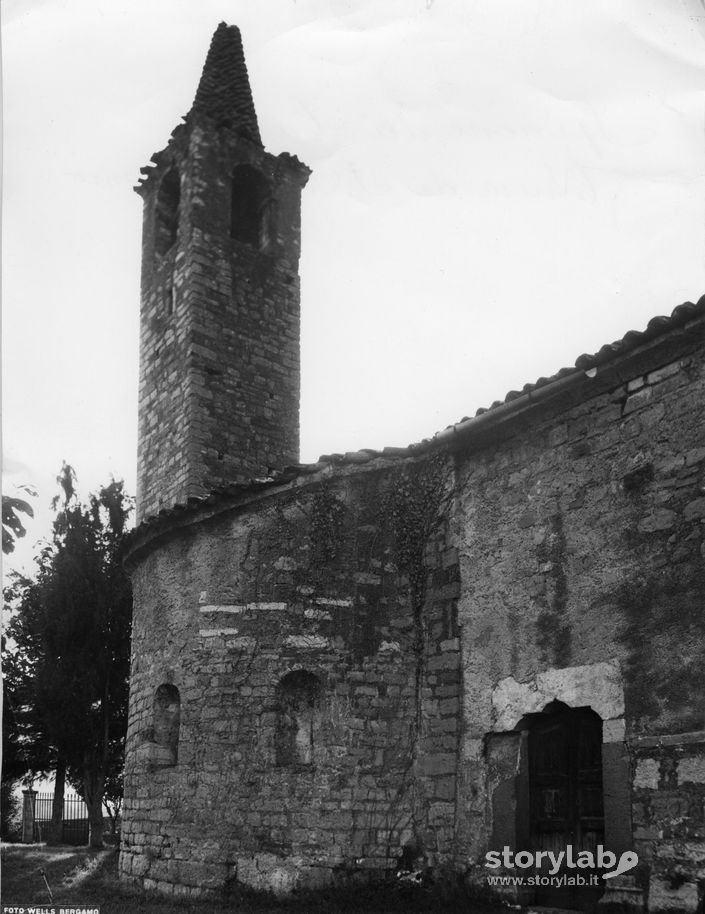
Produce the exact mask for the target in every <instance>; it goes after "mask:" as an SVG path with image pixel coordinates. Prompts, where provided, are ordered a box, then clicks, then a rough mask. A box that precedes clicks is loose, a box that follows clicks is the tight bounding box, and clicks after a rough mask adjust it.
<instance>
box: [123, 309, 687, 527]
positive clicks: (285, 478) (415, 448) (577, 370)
mask: <svg viewBox="0 0 705 914" xmlns="http://www.w3.org/2000/svg"><path fill="white" fill-rule="evenodd" d="M702 318H705V296H703V297H702V298H700V299H699V301H698V302H697V303H696V304H693V303H692V302H686V303H685V304H682V305H679V306H678V307H677V308H676V309H675V310H674V311H673V312H672V314H671V315H670V317H655V318H653V320H651V321H649V323H648V325H647V327H646V329H645V330H642V331H636V330H630V331H629V332H628V333H626V334H625V335H624V336H623V337H622V339H621V340H617V341H616V342H614V343H610V344H608V345H605V346H603V347H602V348H601V349H600V350H599V351H598V352H596V353H594V354H593V355H587V354H584V355H581V356H580V357H579V358H578V359H577V360H576V362H575V366H574V367H573V368H561V369H560V371H558V372H557V373H556V374H554V375H551V376H550V377H547V378H539V379H538V380H537V381H535V382H534V383H533V384H526V385H524V387H523V388H522V389H521V390H520V391H517V390H512V391H509V393H508V394H507V395H506V397H505V398H504V400H496V401H495V402H494V403H493V404H492V405H491V406H490V407H489V408H481V409H478V411H477V412H476V414H475V417H474V418H468V417H467V416H466V417H464V418H463V419H461V420H460V422H459V423H457V424H456V425H451V426H448V428H447V429H446V430H445V431H444V432H439V433H437V434H436V435H434V436H433V438H431V439H425V440H424V441H421V442H418V443H416V444H410V445H409V446H408V447H385V448H384V449H383V450H381V451H379V450H373V449H370V448H364V449H363V450H360V451H349V452H348V453H346V454H324V455H322V456H321V457H319V458H318V461H317V462H316V463H310V464H303V463H299V464H293V465H291V466H286V467H284V468H283V469H281V470H277V471H276V472H273V473H272V475H271V476H268V477H266V478H264V479H253V480H250V481H248V482H243V483H233V484H231V485H228V486H226V487H224V488H221V489H218V490H216V491H213V492H211V493H210V494H209V495H205V496H202V497H198V498H189V499H188V501H187V503H186V504H182V505H176V506H174V507H173V508H168V509H164V510H162V511H160V512H159V514H158V515H157V516H155V517H151V518H149V519H148V520H146V521H144V522H143V523H142V524H141V525H140V527H139V528H138V531H139V532H147V531H148V530H150V529H154V528H158V527H160V526H161V525H162V523H164V522H165V521H167V520H168V519H173V520H176V519H177V518H178V517H179V516H180V515H183V514H184V513H186V512H190V511H192V510H193V509H195V508H203V507H207V506H208V505H215V504H217V503H219V502H220V501H222V500H224V499H228V498H237V497H238V496H245V495H255V494H257V493H258V492H260V491H263V490H265V489H267V488H270V487H272V486H279V485H284V484H286V483H289V482H293V481H294V480H296V479H300V478H301V477H305V476H310V475H313V474H315V473H319V472H321V471H323V470H325V469H326V468H327V467H341V466H354V465H361V464H366V463H370V462H372V461H375V460H399V459H403V458H408V457H412V456H414V455H418V454H420V453H423V452H424V451H427V450H430V449H432V448H434V447H436V446H437V445H438V444H439V443H440V442H441V441H442V440H443V439H444V438H446V437H447V433H448V432H454V431H456V430H458V429H460V427H463V428H470V427H471V426H472V425H473V423H475V422H476V421H477V418H478V417H479V416H483V415H485V414H487V413H491V412H492V411H493V410H496V409H499V408H500V407H503V406H506V405H507V404H509V403H512V402H513V401H515V400H518V399H519V398H521V397H526V396H529V395H531V394H532V393H534V391H537V390H539V389H540V388H542V387H545V386H547V385H549V384H553V383H554V382H556V381H560V380H561V379H563V378H568V377H569V376H570V375H576V376H582V375H583V374H584V373H586V372H590V371H591V370H592V369H594V368H597V367H599V366H600V365H604V364H605V363H607V362H609V361H610V360H612V359H614V358H615V357H617V356H621V355H626V354H628V353H629V352H630V351H632V350H634V349H637V348H638V347H639V346H641V345H642V344H643V343H647V342H649V341H650V340H652V339H655V338H657V337H659V336H662V335H664V334H666V333H668V332H670V331H672V330H676V329H678V328H679V327H682V326H684V325H685V324H687V323H689V322H690V321H692V320H696V319H702ZM703 333H704V334H705V330H704V331H703ZM488 418H489V417H488ZM138 531H134V532H135V533H138Z"/></svg>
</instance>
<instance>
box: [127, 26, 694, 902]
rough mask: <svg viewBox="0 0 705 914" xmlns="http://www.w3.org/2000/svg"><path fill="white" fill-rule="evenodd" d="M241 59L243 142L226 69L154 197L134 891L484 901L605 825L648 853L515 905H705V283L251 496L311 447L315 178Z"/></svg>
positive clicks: (608, 833) (149, 200)
mask: <svg viewBox="0 0 705 914" xmlns="http://www.w3.org/2000/svg"><path fill="white" fill-rule="evenodd" d="M222 28H224V27H222ZM231 37H232V36H231ZM238 47H239V44H238ZM240 53H241V52H240ZM236 56H237V55H236ZM221 64H222V61H221ZM233 67H234V69H233V68H231V69H229V70H228V71H227V72H228V73H230V74H232V72H237V73H239V76H238V80H239V82H238V80H236V83H237V84H238V85H239V86H240V88H239V89H238V92H236V96H237V98H238V99H239V102H238V104H239V105H240V107H239V108H238V112H239V117H240V119H241V120H240V122H239V123H240V127H241V128H242V125H243V124H244V125H245V128H246V129H244V128H243V129H244V133H243V129H241V130H240V132H239V133H238V132H237V130H235V132H233V131H234V127H233V125H232V124H230V125H227V124H226V125H223V126H222V128H214V127H213V124H210V123H208V117H210V115H208V116H207V115H206V114H204V110H203V109H202V108H199V105H204V104H205V102H204V98H206V99H208V98H212V95H209V93H212V91H213V86H215V85H217V84H218V83H217V80H214V78H213V73H212V72H211V73H210V76H208V78H205V77H206V74H207V73H208V66H207V68H206V74H204V79H205V89H203V92H201V90H200V89H199V95H198V96H197V104H195V106H194V111H195V113H192V115H190V116H189V118H190V120H189V119H187V123H186V124H185V125H184V127H182V128H178V129H177V131H176V133H175V136H174V138H173V140H172V143H171V144H170V146H169V147H168V149H167V151H166V152H165V154H161V156H160V157H157V158H158V161H157V165H156V169H155V173H154V175H152V176H150V177H148V178H147V181H146V184H145V189H144V191H143V193H144V196H145V201H146V209H145V212H146V217H145V218H146V226H156V229H157V230H155V233H154V234H153V235H152V236H150V235H149V232H150V231H151V229H150V228H148V227H146V228H145V238H146V239H147V240H146V242H145V255H144V256H145V260H146V261H147V263H146V265H145V275H144V277H143V287H144V289H145V297H144V300H143V331H142V332H143V372H144V373H143V387H142V395H141V397H142V398H141V403H140V429H141V431H140V437H141V451H140V453H141V458H140V459H141V463H140V474H141V475H140V479H141V483H140V498H141V499H142V505H141V517H142V518H143V519H144V520H145V521H146V522H145V523H143V524H142V525H141V527H139V528H138V530H137V531H136V533H135V534H134V537H133V540H132V545H131V551H130V555H129V557H128V562H129V567H130V568H131V571H132V575H133V582H134V593H135V616H134V632H133V664H132V684H131V699H130V719H129V731H128V750H127V764H126V775H125V803H124V824H123V844H122V849H121V858H120V869H121V873H122V875H123V877H124V878H126V879H129V880H132V881H134V882H139V883H141V884H143V885H145V886H146V887H149V888H156V889H158V890H159V891H162V892H164V893H170V894H175V895H197V894H213V895H215V894H220V893H223V892H227V891H228V887H229V886H232V885H234V884H237V883H240V884H245V885H248V886H252V887H254V888H266V889H273V890H275V891H278V892H288V891H291V890H292V889H293V888H295V887H302V886H309V887H315V886H320V885H329V884H336V883H348V882H355V881H360V880H370V879H389V878H394V875H395V874H396V873H397V872H398V871H399V870H411V871H426V872H433V874H434V876H435V878H436V879H443V878H444V877H445V876H450V875H451V874H452V876H453V878H455V877H457V876H458V875H460V876H462V877H463V879H465V880H466V881H467V882H468V883H471V884H472V885H474V886H475V887H477V888H480V889H482V890H485V891H487V890H488V884H487V869H486V867H485V866H484V861H485V854H486V853H487V852H488V851H489V850H501V848H503V847H505V846H509V847H511V848H514V849H515V850H522V849H523V850H528V849H534V850H535V849H536V848H538V847H540V846H542V845H541V843H540V842H541V841H542V840H551V841H558V842H559V844H554V845H552V846H555V847H558V846H564V844H565V843H566V842H569V841H570V840H571V837H570V836H571V835H572V834H573V832H571V831H570V827H577V828H578V829H579V830H580V829H582V831H581V834H582V835H583V839H584V841H585V842H587V843H588V844H589V842H590V841H592V842H593V843H594V842H595V841H598V842H599V843H602V844H604V846H605V847H606V848H608V849H609V850H611V851H613V852H614V853H615V854H618V855H619V854H622V853H626V852H634V851H636V852H637V853H638V855H639V863H638V866H637V867H635V868H634V869H632V870H631V871H630V872H629V873H625V874H624V875H623V876H621V877H619V878H618V879H614V880H612V881H610V883H609V885H607V886H606V888H605V886H604V885H603V883H602V881H601V875H600V876H599V879H600V882H599V886H598V889H597V890H596V891H595V892H593V893H592V894H590V895H582V896H580V895H575V894H570V895H566V894H565V893H564V894H559V895H551V896H550V897H548V896H547V897H544V896H542V895H541V894H540V892H539V891H538V890H533V889H531V890H530V889H529V888H527V887H522V888H520V889H517V888H505V889H503V890H502V889H495V891H496V892H499V893H501V894H504V897H505V898H508V899H509V900H512V901H515V902H526V903H544V904H545V903H551V904H556V905H560V906H563V907H566V906H572V907H576V906H578V905H581V906H588V908H589V907H590V906H592V908H593V909H595V907H596V906H597V909H599V906H602V907H603V909H604V910H609V905H613V906H614V905H621V909H622V910H629V911H643V910H646V911H649V912H659V911H681V912H688V911H697V910H699V907H698V906H699V905H701V904H702V885H703V879H705V818H703V816H704V812H703V811H704V810H705V736H704V735H703V731H702V726H703V717H702V708H703V707H705V679H703V676H702V669H703V665H704V663H705V637H704V636H705V631H704V628H705V626H704V623H703V619H702V606H703V596H704V594H705V541H704V538H703V532H704V525H705V423H704V422H703V416H702V414H703V405H704V404H705V363H704V359H705V300H701V301H700V302H699V303H698V304H697V305H691V304H687V305H685V306H682V307H681V308H678V309H676V311H675V312H674V313H673V315H672V316H671V317H670V318H662V319H659V320H656V321H653V322H652V323H651V324H650V325H649V327H648V328H647V330H646V331H645V332H644V333H640V334H639V333H634V334H629V335H628V336H627V337H625V338H624V340H622V341H620V342H619V343H616V344H613V345H612V346H610V347H605V348H604V349H603V350H601V352H600V353H597V354H596V355H595V356H591V357H586V356H584V357H581V359H579V360H578V363H577V365H576V367H575V368H574V369H564V370H563V371H561V372H560V373H559V374H558V375H556V376H555V377H553V378H549V379H546V380H542V381H541V382H539V383H537V384H536V385H532V386H528V387H527V388H525V389H524V391H522V392H520V393H512V394H510V395H509V396H508V397H507V399H506V401H505V402H504V403H502V404H499V405H496V406H495V407H493V408H492V409H490V410H487V411H484V412H482V413H480V414H478V415H477V416H476V417H475V418H473V419H468V420H463V421H462V422H461V423H459V424H458V425H456V426H452V427H450V428H449V429H447V430H446V431H445V432H442V433H440V434H439V435H437V436H435V437H434V438H433V439H431V440H430V441H426V442H424V443H422V444H419V445H417V446H412V447H411V448H408V449H387V450H385V451H384V452H382V453H377V452H365V451H363V452H358V453H356V454H347V455H338V456H333V457H330V458H326V459H323V458H322V459H321V461H319V463H318V464H316V465H312V466H292V467H289V468H288V469H287V470H285V471H283V472H279V473H273V474H272V475H271V476H270V477H269V478H268V479H262V478H259V479H257V478H255V479H254V480H250V481H247V478H248V477H251V476H254V477H261V476H263V475H264V474H265V473H268V467H270V466H273V465H275V464H276V463H277V462H278V463H280V464H283V463H286V462H287V460H286V459H285V458H286V457H287V454H288V453H289V452H291V453H294V452H295V447H294V442H295V441H296V440H297V435H298V428H297V415H298V414H297V411H296V409H295V408H294V407H293V406H292V404H293V403H294V401H296V403H297V402H298V346H297V342H296V338H297V330H296V327H297V326H298V292H294V291H293V289H294V288H297V280H295V272H296V264H297V262H298V244H299V234H298V233H299V229H298V193H299V190H300V187H301V185H302V184H303V181H304V180H305V171H304V170H303V166H300V165H299V164H298V163H296V162H295V160H292V159H289V158H288V157H279V158H278V159H274V158H273V157H271V156H268V154H267V153H264V151H263V150H262V149H261V144H260V143H259V134H258V132H257V130H256V118H255V116H254V109H253V108H252V107H251V98H250V97H249V86H247V92H244V89H243V86H242V85H241V84H240V83H241V81H242V78H243V76H242V74H243V70H242V67H244V64H242V62H241V61H239V58H238V59H237V60H236V61H235V64H234V65H233ZM228 78H229V77H228ZM226 83H227V79H226ZM231 89H232V85H231ZM204 93H205V95H204ZM199 98H200V101H199ZM243 98H244V99H245V101H244V102H243V101H242V99H243ZM222 104H223V102H222V98H221V97H220V96H218V111H219V112H220V111H221V107H222ZM243 106H244V107H243ZM226 107H227V106H226ZM221 113H222V112H221ZM211 120H212V117H211ZM175 162H176V163H177V164H178V167H179V169H180V171H181V174H182V177H181V196H180V201H181V202H180V206H181V207H182V208H181V215H180V217H179V223H178V233H177V239H178V240H177V241H175V242H174V244H175V246H174V247H168V244H169V240H170V237H171V236H170V235H169V232H168V228H169V224H170V223H169V219H168V218H167V217H168V216H169V206H168V204H169V197H168V194H167V196H166V199H165V198H164V195H162V197H160V196H159V191H158V185H159V183H160V182H162V181H164V180H165V179H166V177H165V176H166V175H168V173H169V168H171V167H173V163H175ZM242 162H245V163H246V164H248V165H252V166H256V171H257V173H259V174H260V175H265V176H266V178H267V180H268V181H269V186H270V187H272V188H275V189H276V193H275V194H274V204H273V210H272V207H268V208H267V212H269V213H271V212H272V211H274V212H276V211H277V210H278V209H279V210H280V211H281V213H284V214H285V216H283V217H282V220H283V221H277V219H278V217H271V218H273V219H274V221H273V222H272V221H269V222H268V223H267V225H268V226H271V225H274V226H275V231H274V233H273V235H272V236H271V237H270V236H269V235H268V236H267V238H268V240H266V245H270V244H271V245H273V247H272V248H271V250H272V254H271V256H270V254H266V255H265V253H263V251H262V250H260V249H259V248H258V246H257V244H258V243H259V242H258V243H257V244H256V243H255V242H254V241H253V238H252V237H250V236H248V235H247V226H246V225H245V226H244V227H243V225H242V224H240V223H238V222H237V220H235V223H236V224H234V222H233V220H234V217H230V216H228V215H227V213H226V212H225V209H227V207H226V205H225V203H224V202H223V201H224V200H225V201H232V200H233V199H234V197H233V195H232V194H230V192H229V191H228V192H227V193H225V194H223V188H224V187H225V185H226V184H227V182H228V181H231V180H232V181H233V182H234V183H235V186H236V189H237V188H238V183H237V182H238V180H239V179H238V178H237V175H235V177H233V175H234V174H235V172H234V169H233V163H236V164H235V168H236V167H237V163H242ZM248 174H249V176H250V178H252V180H254V181H255V183H257V180H259V179H256V178H255V177H253V175H254V173H252V172H248ZM226 176H227V179H226ZM168 189H169V185H168V184H167V190H168ZM172 190H173V185H172ZM235 196H237V195H235ZM172 202H173V196H172ZM150 207H152V209H150ZM154 207H157V208H159V207H161V210H162V211H163V213H166V215H163V214H162V216H159V217H156V216H155V210H154ZM268 218H269V217H268ZM258 225H259V223H258ZM228 226H229V227H228ZM260 228H261V225H260ZM229 233H234V235H235V236H237V237H230V234H229ZM226 236H227V239H228V240H227V241H226V240H224V239H225V238H226ZM150 237H152V241H150V240H149V238H150ZM242 237H244V238H245V240H238V238H242ZM272 238H274V239H275V240H274V241H272V240H271V239H272ZM152 244H154V245H156V246H157V247H159V248H164V249H165V253H164V254H163V255H160V256H161V257H162V260H160V261H155V259H154V252H153V251H152V248H151V246H150V245H152ZM172 257H173V261H172V260H171V259H170V258H172ZM155 263H157V266H155ZM165 277H166V278H165ZM169 277H173V278H174V289H175V290H177V292H176V295H175V298H174V306H173V307H174V310H173V314H171V315H169V320H168V321H167V320H166V318H165V317H164V315H163V314H162V316H161V317H160V316H159V313H158V311H159V307H161V306H160V305H159V301H163V299H164V296H165V295H166V297H167V300H169V299H168V288H169V282H170V281H171V280H170V279H169ZM287 277H289V278H292V277H293V278H292V280H291V285H289V284H288V279H287ZM177 279H178V283H177V282H176V280H177ZM178 290H182V291H183V295H182V294H181V291H178ZM233 290H235V291H233ZM287 290H290V291H287ZM180 296H181V297H180ZM167 310H168V309H167ZM160 321H161V323H160ZM170 321H171V323H170ZM162 338H163V339H164V341H165V343H164V347H165V348H164V353H166V355H165V354H162V352H161V346H160V342H159V341H160V340H161V339H162ZM167 343H168V345H167ZM154 347H156V348H160V354H159V355H157V354H156V351H153V350H154ZM238 347H242V348H241V349H238ZM257 347H260V348H259V349H258V348H257ZM165 358H168V359H170V360H171V361H169V362H168V365H167V363H166V362H165V361H164V359H165ZM160 359H161V360H162V361H159V360H160ZM162 368H164V369H165V370H164V371H162ZM270 399H271V400H272V402H274V403H278V404H280V405H279V406H271V407H270V406H268V405H267V406H266V409H267V410H270V412H266V410H265V405H266V404H268V403H269V400H270ZM290 407H291V408H290ZM264 419H266V422H265V421H263V420H264ZM165 454H166V455H168V459H166V460H165V459H164V455H165ZM219 454H222V459H221V458H220V457H219V456H218V455H219ZM228 481H240V483H241V484H239V485H234V486H230V487H229V488H225V489H224V488H223V484H224V483H226V482H228ZM211 489H219V491H217V492H214V493H213V494H211V495H204V497H202V498H200V499H193V498H192V499H191V501H190V502H189V501H188V498H189V497H190V496H193V495H195V494H198V493H206V492H209V491H210V490H211ZM178 503H181V504H180V505H179V504H178ZM160 505H163V506H166V507H171V508H172V510H169V511H166V512H164V513H163V514H162V515H160V517H158V518H153V517H151V516H152V515H153V514H154V513H155V512H156V511H157V509H158V508H159V507H160ZM175 506H176V507H175ZM150 517H151V519H150ZM556 734H557V736H556ZM585 734H588V735H589V738H588V736H586V735H585ZM551 739H553V740H554V743H555V746H557V747H558V749H556V753H557V754H556V760H557V761H556V764H555V765H554V767H556V768H557V769H560V773H561V777H563V776H564V775H565V779H566V782H567V779H568V778H569V777H570V778H573V779H574V782H575V783H573V782H572V781H571V784H572V787H571V790H573V794H571V796H572V799H570V797H568V793H567V792H566V794H565V796H563V794H561V789H560V783H559V782H558V781H555V782H551V781H550V774H551V770H548V774H547V773H546V770H544V769H545V768H546V764H545V763H546V758H548V756H546V752H544V753H543V754H542V750H541V742H542V740H544V742H545V743H546V744H547V745H548V744H550V745H551V746H553V745H554V743H550V740H551ZM561 740H563V742H561ZM537 747H538V748H537ZM576 747H577V748H576ZM581 747H582V748H581ZM559 750H560V751H559ZM563 750H565V752H564V755H561V754H560V753H561V752H563ZM581 753H582V755H581ZM549 755H550V753H549ZM576 755H578V756H580V759H581V761H580V762H579V764H578V763H574V761H570V762H569V759H574V757H575V756H576ZM548 760H549V761H550V762H553V761H554V760H553V759H552V758H548ZM542 765H544V768H542V767H541V766H542ZM561 765H564V766H565V768H560V766H561ZM570 765H573V766H574V767H573V768H571V767H570ZM575 765H577V767H575ZM548 768H549V769H550V768H551V766H550V765H549V766H548ZM566 772H568V773H566ZM542 777H543V778H544V780H543V781H542V780H541V778H542ZM547 778H548V780H546V779H547ZM581 778H582V780H581ZM561 783H562V782H561ZM546 784H548V787H547V786H546ZM557 784H558V786H556V785H557ZM542 791H543V793H542ZM544 795H545V797H547V798H548V799H547V800H546V804H545V808H544V807H541V804H540V803H538V805H537V802H538V801H537V798H538V800H541V802H543V800H542V797H544ZM578 795H580V796H582V797H583V799H578V800H576V799H575V796H578ZM566 797H568V799H570V803H572V804H573V805H572V806H570V804H569V803H568V799H566ZM556 798H557V799H556ZM585 798H587V799H585ZM554 801H555V802H554ZM581 803H582V804H583V805H582V806H580V804H581ZM551 804H553V806H552V807H551ZM566 804H568V806H570V810H569V811H570V813H571V815H573V819H570V817H569V816H568V813H567V812H566V811H565V809H563V807H564V806H566ZM549 807H551V808H549ZM566 808H567V806H566ZM551 816H553V819H552V820H551V821H552V823H553V824H551V823H549V825H550V827H551V828H554V827H555V828H554V831H551V830H550V829H548V830H546V828H547V827H546V828H544V826H545V822H544V820H546V819H550V818H551ZM542 822H543V823H544V824H543V825H542ZM561 822H562V823H563V824H562V825H561V828H562V829H563V831H560V830H556V829H558V825H556V823H559V825H560V823H561ZM571 822H572V823H573V824H572V825H570V823H571ZM576 823H577V825H576ZM569 825H570V827H569ZM542 828H544V831H541V829H542ZM547 836H548V837H547ZM556 836H558V837H556ZM560 841H562V842H563V845H561V844H560ZM586 846H587V845H586ZM503 872H504V870H503ZM549 891H553V890H552V889H551V890H549ZM600 896H601V897H600ZM613 909H614V908H613Z"/></svg>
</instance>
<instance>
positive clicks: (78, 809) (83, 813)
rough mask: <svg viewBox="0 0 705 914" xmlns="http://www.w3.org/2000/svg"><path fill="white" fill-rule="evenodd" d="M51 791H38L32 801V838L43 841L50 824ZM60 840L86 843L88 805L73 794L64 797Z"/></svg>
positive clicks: (66, 842) (52, 800)
mask: <svg viewBox="0 0 705 914" xmlns="http://www.w3.org/2000/svg"><path fill="white" fill-rule="evenodd" d="M53 802H54V794H53V793H38V794H37V796H36V799H35V802H34V840H35V841H45V840H46V837H47V830H48V828H49V826H50V825H51V808H52V804H53ZM61 841H62V843H63V844H87V843H88V807H87V806H86V804H85V803H84V802H83V800H82V799H81V798H80V797H78V796H75V795H71V794H69V795H67V796H65V797H64V820H63V824H62V832H61Z"/></svg>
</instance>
